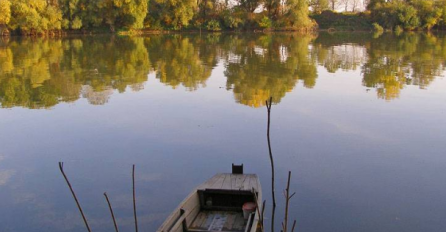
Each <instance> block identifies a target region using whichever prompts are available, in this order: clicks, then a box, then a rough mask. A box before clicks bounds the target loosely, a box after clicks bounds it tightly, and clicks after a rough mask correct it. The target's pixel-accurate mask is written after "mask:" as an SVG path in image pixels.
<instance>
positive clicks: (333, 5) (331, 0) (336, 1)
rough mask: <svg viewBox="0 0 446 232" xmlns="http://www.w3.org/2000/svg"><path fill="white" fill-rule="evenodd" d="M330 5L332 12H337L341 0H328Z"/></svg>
mask: <svg viewBox="0 0 446 232" xmlns="http://www.w3.org/2000/svg"><path fill="white" fill-rule="evenodd" d="M328 3H329V5H330V8H331V10H332V11H335V10H336V7H337V6H338V4H339V0H328Z"/></svg>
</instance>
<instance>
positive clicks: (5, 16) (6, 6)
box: [0, 0, 11, 27]
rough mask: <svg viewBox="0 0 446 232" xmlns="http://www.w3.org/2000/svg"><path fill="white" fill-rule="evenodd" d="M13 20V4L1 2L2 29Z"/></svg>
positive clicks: (5, 0)
mask: <svg viewBox="0 0 446 232" xmlns="http://www.w3.org/2000/svg"><path fill="white" fill-rule="evenodd" d="M10 19H11V2H10V1H9V0H0V27H1V26H4V25H7V24H8V23H9V20H10Z"/></svg>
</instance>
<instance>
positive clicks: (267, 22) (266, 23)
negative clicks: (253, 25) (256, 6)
mask: <svg viewBox="0 0 446 232" xmlns="http://www.w3.org/2000/svg"><path fill="white" fill-rule="evenodd" d="M272 25H273V22H272V21H271V19H269V18H268V17H267V16H263V18H262V19H261V20H260V22H259V26H260V27H261V28H271V26H272Z"/></svg>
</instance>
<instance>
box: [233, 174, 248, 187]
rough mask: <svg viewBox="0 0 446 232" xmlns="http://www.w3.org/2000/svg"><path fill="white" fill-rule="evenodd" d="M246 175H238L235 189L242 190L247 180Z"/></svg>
mask: <svg viewBox="0 0 446 232" xmlns="http://www.w3.org/2000/svg"><path fill="white" fill-rule="evenodd" d="M245 179H246V175H237V179H236V182H235V189H234V190H241V189H243V183H244V182H245Z"/></svg>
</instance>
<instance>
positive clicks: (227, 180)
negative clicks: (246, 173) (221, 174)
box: [221, 174, 233, 190]
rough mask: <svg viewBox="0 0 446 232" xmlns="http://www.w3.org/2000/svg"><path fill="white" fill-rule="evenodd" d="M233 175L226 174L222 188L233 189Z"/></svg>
mask: <svg viewBox="0 0 446 232" xmlns="http://www.w3.org/2000/svg"><path fill="white" fill-rule="evenodd" d="M232 176H233V175H232V174H228V175H226V177H225V180H224V181H223V185H222V186H221V188H222V189H225V190H231V189H232V187H231V180H232Z"/></svg>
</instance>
